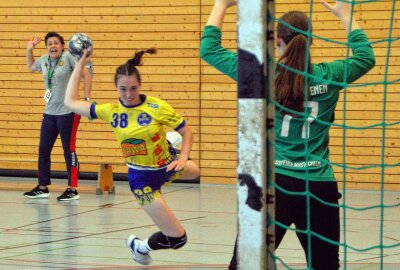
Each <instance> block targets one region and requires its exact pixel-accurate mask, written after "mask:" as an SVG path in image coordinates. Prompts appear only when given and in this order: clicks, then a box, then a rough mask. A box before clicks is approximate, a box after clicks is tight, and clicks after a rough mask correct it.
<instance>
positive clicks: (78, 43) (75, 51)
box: [68, 33, 93, 59]
mask: <svg viewBox="0 0 400 270" xmlns="http://www.w3.org/2000/svg"><path fill="white" fill-rule="evenodd" d="M84 49H86V50H87V51H88V55H90V54H91V53H92V51H93V41H92V40H91V39H90V37H88V35H86V34H85V33H76V34H74V35H72V37H71V38H70V39H69V41H68V50H69V52H70V53H71V54H72V55H73V56H74V57H76V58H78V59H79V58H81V57H82V55H83V50H84Z"/></svg>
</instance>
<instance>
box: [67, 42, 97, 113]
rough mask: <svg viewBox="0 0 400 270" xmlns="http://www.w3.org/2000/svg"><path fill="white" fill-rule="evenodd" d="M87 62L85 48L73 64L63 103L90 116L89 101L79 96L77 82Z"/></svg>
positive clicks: (77, 111) (75, 111)
mask: <svg viewBox="0 0 400 270" xmlns="http://www.w3.org/2000/svg"><path fill="white" fill-rule="evenodd" d="M86 62H87V55H86V50H85V53H84V54H83V56H82V57H81V59H79V61H78V62H77V63H76V64H75V68H74V71H73V72H72V74H71V77H70V78H69V81H68V86H67V92H66V93H65V99H64V104H65V106H67V107H68V108H70V110H71V111H73V112H74V113H77V114H80V115H83V116H86V117H88V118H91V117H90V107H91V103H90V102H88V101H83V100H81V99H80V97H79V82H80V80H81V78H82V74H83V70H84V69H85V65H86Z"/></svg>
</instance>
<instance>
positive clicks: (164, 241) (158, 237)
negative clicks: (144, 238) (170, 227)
mask: <svg viewBox="0 0 400 270" xmlns="http://www.w3.org/2000/svg"><path fill="white" fill-rule="evenodd" d="M186 243H187V235H186V232H185V233H184V234H183V235H182V236H180V237H171V236H166V235H165V234H163V233H162V232H156V233H155V234H153V235H152V236H151V237H150V238H149V241H148V244H149V246H150V248H151V249H153V250H157V249H178V248H181V247H183V246H184V245H185V244H186Z"/></svg>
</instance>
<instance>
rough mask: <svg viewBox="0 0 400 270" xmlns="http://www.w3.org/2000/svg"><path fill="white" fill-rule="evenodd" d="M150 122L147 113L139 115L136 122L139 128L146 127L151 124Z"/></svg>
mask: <svg viewBox="0 0 400 270" xmlns="http://www.w3.org/2000/svg"><path fill="white" fill-rule="evenodd" d="M151 121H152V118H151V116H150V115H148V114H147V113H141V114H139V116H138V118H137V122H138V124H139V125H140V126H148V125H149V124H150V123H151Z"/></svg>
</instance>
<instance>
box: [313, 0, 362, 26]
mask: <svg viewBox="0 0 400 270" xmlns="http://www.w3.org/2000/svg"><path fill="white" fill-rule="evenodd" d="M321 4H322V5H323V6H324V7H326V8H327V9H328V10H329V11H330V12H331V13H332V14H333V15H335V16H336V17H338V18H339V19H340V20H341V21H342V24H343V25H344V27H345V28H346V31H347V32H349V33H350V32H351V31H353V30H356V29H359V28H360V26H359V25H358V23H357V22H356V20H355V18H354V16H353V6H352V3H345V2H341V1H336V3H335V5H330V4H329V3H327V2H326V1H321Z"/></svg>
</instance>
